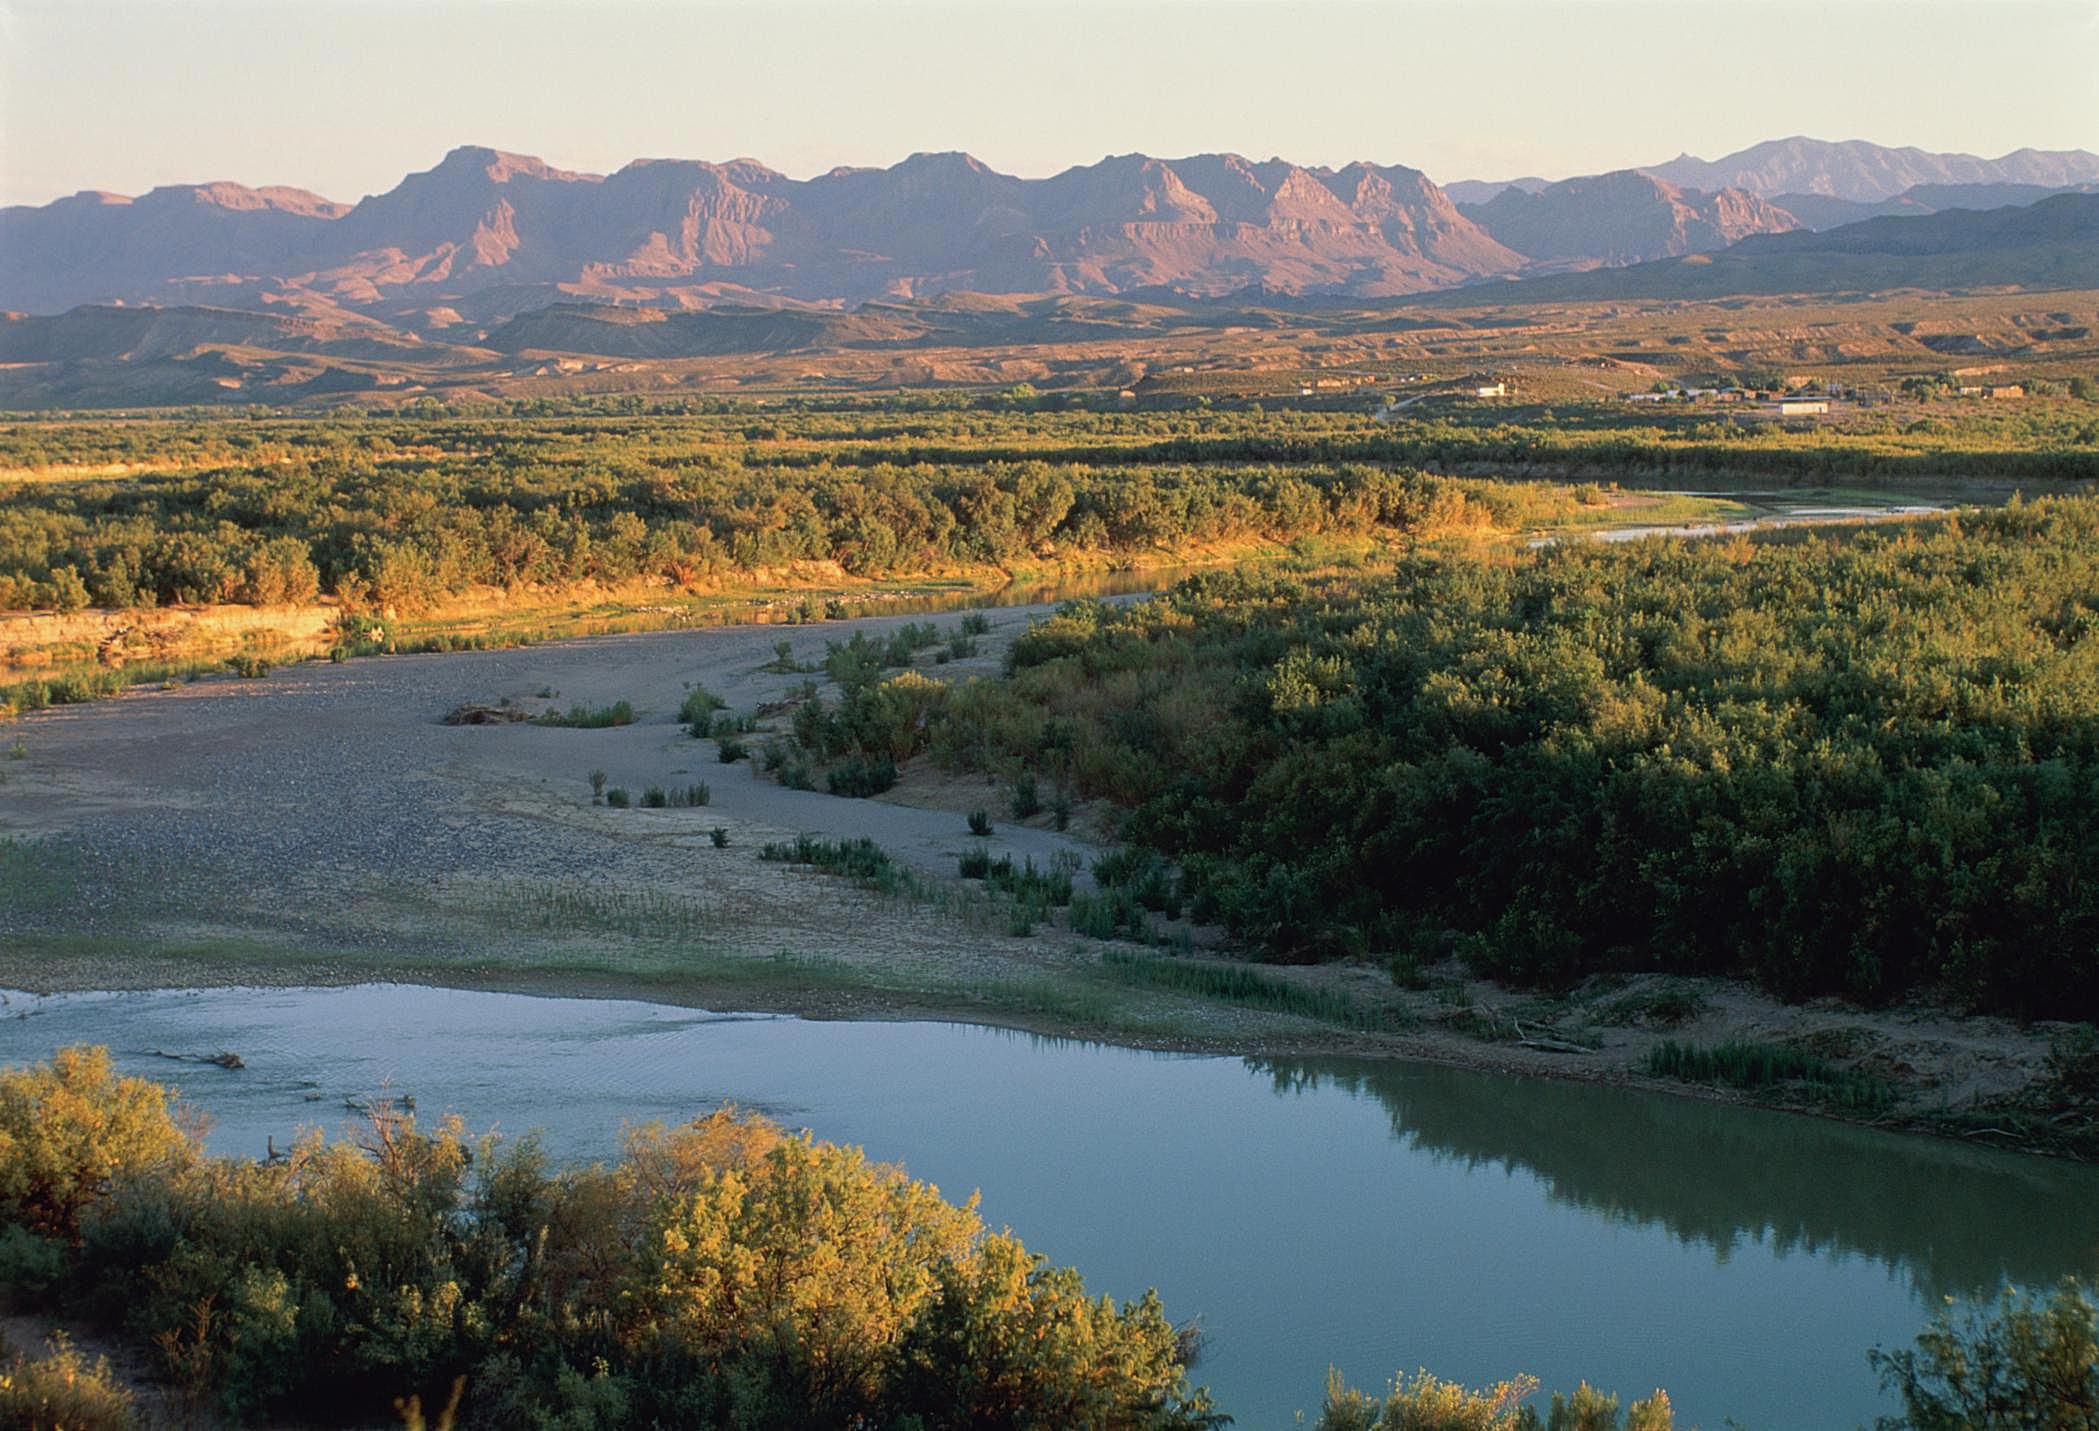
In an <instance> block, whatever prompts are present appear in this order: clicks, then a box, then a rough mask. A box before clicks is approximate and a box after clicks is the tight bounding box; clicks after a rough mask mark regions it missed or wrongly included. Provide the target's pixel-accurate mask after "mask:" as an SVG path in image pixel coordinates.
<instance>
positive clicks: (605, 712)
mask: <svg viewBox="0 0 2099 1431" xmlns="http://www.w3.org/2000/svg"><path fill="white" fill-rule="evenodd" d="M532 723H533V724H534V725H546V726H557V727H559V728H561V729H563V730H607V729H610V728H611V727H613V726H618V725H632V724H634V706H633V704H632V703H631V702H629V701H614V702H613V703H612V704H611V705H609V706H585V705H572V706H570V707H569V708H568V711H567V713H566V714H564V713H563V712H561V711H557V710H552V709H549V710H548V711H547V712H546V713H545V714H544V715H541V716H539V717H537V718H535V719H534V720H533V722H532Z"/></svg>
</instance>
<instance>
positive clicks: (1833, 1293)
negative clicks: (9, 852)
mask: <svg viewBox="0 0 2099 1431" xmlns="http://www.w3.org/2000/svg"><path fill="white" fill-rule="evenodd" d="M5 999H6V1004H5V1008H4V1010H0V1012H4V1013H5V1015H6V1017H5V1018H0V1063H5V1064H18V1063H21V1062H24V1061H28V1060H33V1059H37V1058H42V1057H46V1056H48V1055H49V1054H50V1053H51V1051H52V1050H53V1049H55V1048H57V1047H60V1046H62V1045H64V1044H68V1043H77V1042H94V1043H102V1044H107V1045H109V1046H110V1048H111V1050H112V1052H113V1053H114V1055H115V1057H116V1059H117V1062H118V1063H119V1064H120V1065H121V1066H122V1067H123V1068H124V1069H125V1070H126V1071H129V1072H135V1073H139V1074H142V1075H145V1076H148V1077H152V1078H155V1079H158V1080H160V1081H163V1082H170V1083H174V1084H177V1085H179V1086H180V1088H181V1090H182V1092H183V1094H184V1096H185V1098H186V1099H187V1100H188V1101H189V1102H190V1103H191V1104H192V1105H193V1106H195V1107H197V1108H199V1109H201V1110H203V1111H204V1112H206V1113H208V1114H209V1115H210V1117H211V1119H212V1120H213V1127H212V1131H211V1133H210V1145H211V1147H212V1148H213V1150H214V1151H217V1152H221V1153H228V1154H261V1153H263V1152H264V1151H265V1149H266V1147H267V1145H268V1142H269V1140H270V1139H272V1138H274V1139H275V1140H276V1142H277V1143H278V1145H279V1146H282V1145H283V1143H284V1142H285V1140H286V1139H287V1138H288V1137H289V1136H290V1135H291V1134H292V1132H293V1130H294V1129H295V1128H297V1127H299V1126H301V1125H308V1126H311V1125H319V1126H321V1127H323V1128H325V1129H327V1130H329V1131H331V1132H333V1131H337V1130H340V1129H341V1128H343V1127H344V1126H345V1125H346V1124H347V1123H348V1122H349V1121H350V1120H351V1119H352V1118H353V1116H354V1115H353V1114H352V1113H351V1112H350V1111H349V1109H348V1107H347V1104H348V1103H350V1102H361V1101H365V1100H369V1099H370V1098H372V1097H373V1096H374V1095H378V1094H392V1095H395V1096H399V1095H402V1094H407V1095H411V1096H413V1097H414V1098H415V1099H416V1101H417V1104H418V1107H419V1111H420V1113H421V1115H422V1116H423V1117H425V1118H428V1117H430V1116H432V1115H435V1114H437V1113H440V1112H443V1111H447V1110H453V1111H457V1112H459V1113H461V1114H463V1115H464V1116H465V1117H466V1119H467V1121H468V1123H469V1126H470V1127H472V1128H473V1129H475V1130H484V1129H488V1128H490V1127H494V1128H497V1129H500V1130H502V1131H505V1132H508V1133H522V1132H525V1131H527V1130H529V1129H538V1130H541V1132H542V1133H543V1135H544V1137H545V1140H546V1142H547V1143H548V1145H549V1147H550V1148H551V1150H553V1151H554V1152H556V1153H558V1154H560V1155H562V1156H565V1157H570V1158H577V1159H589V1158H594V1157H600V1156H605V1155H609V1154H610V1153H612V1152H613V1151H614V1149H615V1147H616V1145H617V1134H618V1129H619V1128H620V1126H621V1125H622V1124H623V1123H635V1122H642V1121H646V1120H650V1119H663V1120H677V1119H683V1118H688V1117H691V1116H693V1115H695V1114H698V1113H701V1112H704V1111H706V1110H709V1109H711V1108H713V1107H714V1106H716V1105H717V1104H719V1103H721V1102H723V1101H725V1100H733V1101H735V1102H737V1103H740V1104H742V1105H744V1106H746V1107H750V1108H755V1109H759V1110H762V1111H764V1112H766V1113H768V1114H770V1115H771V1116H773V1117H775V1118H777V1119H779V1120H780V1121H782V1122H784V1123H786V1124H788V1125H790V1126H792V1127H807V1128H809V1129H811V1130H813V1131H814V1132H815V1133H816V1135H817V1136H819V1137H822V1138H828V1139H833V1140H836V1141H840V1142H847V1143H857V1144H860V1145H862V1146H864V1147H865V1148H866V1149H867V1150H868V1152H869V1153H870V1154H871V1155H872V1156H874V1157H877V1158H881V1159H886V1160H892V1161H897V1162H901V1163H902V1164H903V1165H904V1166H905V1167H906V1168H907V1169H908V1170H909V1171H910V1172H911V1173H912V1174H913V1175H914V1176H916V1177H920V1178H924V1179H927V1180H930V1181H932V1182H934V1183H936V1184H938V1185H939V1186H940V1187H941V1189H942V1190H943V1191H944V1192H945V1193H946V1194H947V1195H948V1196H949V1197H951V1198H961V1197H963V1196H966V1195H967V1194H968V1193H969V1192H970V1191H972V1190H978V1189H980V1190H981V1191H982V1194H983V1213H984V1216H985V1219H986V1220H987V1221H988V1222H990V1223H991V1224H992V1225H994V1226H998V1225H1009V1226H1011V1227H1012V1228H1013V1229H1014V1230H1015V1231H1016V1232H1017V1233H1019V1234H1020V1235H1021V1237H1022V1238H1023V1239H1024V1240H1025V1241H1026V1242H1027V1243H1028V1245H1029V1246H1030V1247H1031V1248H1034V1249H1035V1250H1037V1251H1039V1252H1043V1253H1046V1254H1047V1255H1048V1256H1049V1257H1050V1258H1052V1259H1053V1260H1055V1261H1057V1262H1063V1263H1071V1264H1073V1265H1076V1266H1077V1267H1078V1268H1080V1270H1081V1271H1083V1272H1084V1273H1085V1275H1086V1277H1087V1280H1088V1283H1089V1285H1090V1286H1091V1287H1092V1288H1093V1289H1094V1290H1096V1291H1106V1292H1111V1293H1113V1294H1115V1295H1116V1296H1118V1297H1130V1296H1135V1295H1137V1294H1138V1293H1141V1292H1142V1291H1143V1290H1144V1289H1145V1288H1146V1287H1148V1286H1156V1287H1157V1288H1158V1289H1159V1290H1160V1293H1161V1295H1162V1296H1163V1297H1164V1299H1165V1302H1166V1308H1167V1312H1168V1314H1169V1315H1170V1316H1173V1317H1174V1318H1176V1319H1184V1318H1189V1317H1196V1316H1199V1317H1200V1318H1201V1319H1202V1322H1203V1325H1204V1327H1205V1328H1206V1331H1207V1337H1208V1339H1207V1346H1206V1352H1205V1356H1204V1359H1203V1361H1202V1363H1201V1365H1200V1366H1199V1367H1198V1369H1197V1378H1198V1379H1199V1380H1201V1381H1203V1382H1206V1383H1207V1384H1208V1385H1209V1386H1210V1387H1211V1388H1212V1390H1213V1391H1214V1392H1215V1393H1216V1395H1217V1398H1218V1401H1219V1403H1220V1405H1221V1407H1222V1408H1223V1409H1224V1410H1227V1411H1230V1412H1232V1413H1233V1414H1234V1415H1235V1416H1236V1417H1237V1418H1238V1425H1239V1426H1241V1427H1252V1428H1268V1427H1289V1426H1291V1425H1292V1424H1293V1421H1294V1413H1295V1412H1297V1411H1298V1410H1303V1411H1305V1412H1306V1413H1307V1418H1306V1419H1307V1420H1308V1421H1309V1420H1312V1419H1315V1418H1316V1415H1317V1402H1318V1398H1319V1395H1320V1388H1321V1384H1322V1381H1323V1378H1324V1376H1325V1373H1326V1369H1327V1366H1328V1364H1329V1363H1330V1362H1331V1363H1333V1364H1335V1365H1338V1366H1339V1367H1340V1368H1341V1369H1342V1371H1343V1372H1344V1373H1345V1374H1346V1375H1347V1376H1348V1377H1349V1378H1350V1379H1351V1380H1353V1381H1355V1382H1357V1383H1358V1384H1364V1385H1375V1384H1382V1383H1383V1382H1384V1381H1385V1380H1386V1379H1388V1378H1389V1377H1390V1376H1391V1375H1392V1373H1393V1372H1395V1371H1398V1370H1402V1369H1404V1370H1408V1371H1411V1370H1412V1369H1414V1368H1415V1367H1417V1366H1426V1367H1429V1368H1431V1369H1433V1370H1435V1371H1436V1372H1437V1373H1438V1374H1439V1375H1442V1376H1446V1377H1453V1378H1459V1379H1462V1380H1465V1381H1468V1382H1471V1383H1475V1384H1478V1383H1482V1382H1488V1381H1493V1380H1498V1379H1500V1378H1502V1377H1504V1376H1508V1375H1510V1374H1512V1373H1515V1372H1519V1371H1528V1372H1531V1373H1534V1374H1536V1375H1538V1376H1540V1377H1541V1378H1543V1380H1544V1382H1545V1384H1546V1386H1548V1387H1553V1386H1564V1387H1571V1386H1572V1385H1573V1384H1574V1383H1575V1382H1576V1381H1577V1380H1578V1379H1580V1378H1583V1377H1586V1378H1588V1379H1589V1380H1591V1381H1593V1382H1595V1383H1596V1384H1598V1385H1600V1386H1603V1387H1606V1388H1611V1389H1616V1390H1618V1391H1620V1392H1621V1393H1625V1394H1627V1395H1628V1397H1630V1396H1633V1395H1640V1394H1644V1393H1645V1392H1647V1391H1648V1390H1650V1389H1651V1388H1653V1387H1655V1386H1657V1385H1666V1386H1667V1387H1668V1388H1669V1390H1670V1392H1671V1395H1672V1397H1673V1398H1674V1400H1675V1403H1676V1406H1677V1410H1678V1415H1679V1424H1681V1425H1690V1424H1693V1423H1696V1424H1700V1425H1703V1426H1706V1427H1708V1428H1714V1427H1718V1426H1720V1425H1722V1424H1723V1422H1724V1421H1725V1420H1726V1419H1727V1418H1730V1417H1731V1418H1733V1419H1734V1420H1735V1421H1736V1422H1738V1423H1740V1424H1742V1425H1744V1426H1750V1427H1767V1428H1814V1427H1825V1426H1827V1427H1840V1426H1853V1425H1858V1424H1861V1423H1870V1421H1871V1420H1872V1418H1873V1417H1874V1416H1875V1415H1876V1414H1879V1413H1881V1412H1884V1411H1886V1410H1888V1409H1890V1408H1889V1407H1888V1406H1887V1405H1886V1403H1885V1402H1884V1401H1883V1399H1882V1397H1881V1395H1880V1393H1879V1391H1878V1389H1877V1387H1876V1386H1875V1382H1874V1378H1873V1375H1872V1373H1871V1370H1870V1369H1869V1367H1868V1366H1867V1364H1866V1359H1865V1352H1866V1349H1867V1348H1868V1347H1870V1346H1872V1345H1874V1344H1876V1343H1878V1344H1882V1345H1887V1346H1897V1345H1904V1344H1907V1343H1908V1342H1909V1340H1910V1338H1911V1337H1912V1336H1913V1335H1914V1334H1915V1333H1916V1331H1917V1330H1918V1328H1919V1327H1920V1326H1921V1325H1922V1324H1923V1322H1924V1320H1925V1318H1926V1317H1927V1316H1929V1314H1930V1312H1931V1310H1932V1309H1933V1308H1934V1307H1936V1306H1937V1305H1938V1304H1939V1300H1940V1299H1941V1298H1942V1297H1944V1296H1948V1295H1972V1294H1988V1293H1989V1292H1991V1291H1992V1290H1994V1289H1995V1288H1996V1287H1997V1286H1999V1285H2000V1284H2001V1283H2002V1282H2003V1281H2004V1280H2005V1279H2011V1280H2014V1281H2017V1282H2020V1283H2023V1284H2027V1285H2043V1284H2046V1283H2049V1282H2051V1281H2053V1280H2054V1279H2056V1278H2057V1277H2059V1276H2061V1275H2063V1274H2066V1273H2071V1272H2082V1273H2089V1272H2090V1271H2092V1270H2093V1268H2094V1266H2095V1264H2099V1170H2094V1169H2089V1168H2083V1167H2076V1166H2071V1165H2066V1164H2058V1163H2051V1162H2046V1161H2042V1160H2038V1159H2027V1158H2018V1157H2013V1156H2009V1155H2002V1154H1991V1153H1986V1152H1983V1151H1979V1150H1973V1149H1968V1148H1964V1147H1956V1146H1952V1145H1949V1144H1943V1143H1937V1142H1932V1141H1927V1140H1921V1139H1913V1138H1900V1137H1896V1136H1894V1135H1888V1134H1880V1133H1875V1132H1873V1131H1870V1130H1866V1129H1859V1128H1852V1127H1845V1126H1842V1125H1838V1124H1833V1123H1824V1122H1819V1121H1816V1120H1812V1119H1807V1118H1800V1117H1793V1116H1787V1115H1782V1114H1775V1113H1765V1112H1762V1111H1759V1110H1748V1109H1740V1108H1724V1107H1716V1106H1712V1105H1707V1104H1700V1103H1695V1102H1691V1101H1688V1100H1683V1099H1673V1098H1666V1097H1658V1096H1654V1095H1646V1094H1639V1093H1632V1092H1628V1091H1625V1090H1619V1089H1610V1088H1602V1087H1590V1086H1585V1085H1576V1084H1565V1083H1553V1082H1545V1081H1538V1080H1519V1079H1512V1078H1506V1077H1500V1076H1495V1075H1489V1074H1480V1073H1470V1072H1464V1071H1459V1070H1453V1069H1443V1068H1436V1067H1430V1066H1424V1065H1417V1064H1408V1063H1401V1062H1392V1061H1371V1060H1338V1059H1318V1060H1285V1061H1271V1060H1258V1061H1257V1060H1249V1059H1237V1058H1219V1057H1194V1056H1180V1055H1166V1054H1156V1053H1147V1052H1141V1051H1134V1050H1129V1049H1121V1048H1113V1047H1108V1046H1103V1045H1098V1044H1088V1043H1076V1042H1070V1041H1061V1040H1051V1039H1043V1038H1037V1037H1032V1036H1028V1035H1023V1034H1016V1033H1011V1032H1006V1031H1001V1030H995V1029H986V1028H980V1027H974V1026H969V1025H960V1024H935V1023H891V1022H835V1023H828V1022H812V1021H807V1020H801V1019H794V1018H780V1017H771V1016H741V1015H721V1014H712V1013H707V1012H703V1011H698V1010H693V1009H684V1008H672V1007H666V1006H661V1005H652V1004H644V1003H634V1002H626V1001H618V1000H585V999H554V998H537V997H525V996H519V995H508V994H491V993H475V992H462V991H456V990H444V989H428V988H420V987H408V986H401V985H367V986H362V987H357V988H340V989H290V990H253V989H245V990H223V989H220V990H186V991H175V992H154V993H125V994H75V995H58V996H51V997H46V998H36V997H32V996H27V995H22V994H11V995H7V996H5ZM222 1049H225V1050H231V1051H234V1052H237V1053H239V1054H240V1055H241V1056H242V1058H243V1059H244V1060H245V1061H246V1064H247V1067H246V1068H245V1069H242V1070H239V1071H228V1070H224V1069H220V1068H217V1067H214V1066H210V1065H205V1064H199V1063H190V1062H181V1061H175V1060H173V1059H170V1058H168V1057H165V1056H164V1055H184V1056H191V1057H194V1056H201V1055H209V1054H213V1053H216V1052H218V1051H220V1050H222Z"/></svg>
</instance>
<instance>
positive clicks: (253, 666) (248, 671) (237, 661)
mask: <svg viewBox="0 0 2099 1431" xmlns="http://www.w3.org/2000/svg"><path fill="white" fill-rule="evenodd" d="M226 669H227V670H229V671H231V672H233V674H234V675H236V676H239V677H240V678H241V679H242V680H247V681H256V680H260V679H262V678H263V677H264V676H267V675H268V674H269V673H270V663H269V661H268V660H266V659H265V658H263V657H261V656H256V655H251V654H250V653H248V652H245V651H244V652H242V653H241V654H240V655H238V656H229V657H228V658H227V660H226Z"/></svg>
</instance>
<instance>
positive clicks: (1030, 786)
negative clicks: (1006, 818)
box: [1006, 772, 1042, 820]
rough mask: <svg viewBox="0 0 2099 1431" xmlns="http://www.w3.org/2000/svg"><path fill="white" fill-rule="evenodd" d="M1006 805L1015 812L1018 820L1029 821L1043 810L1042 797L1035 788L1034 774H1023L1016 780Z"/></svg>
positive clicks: (1014, 816) (1014, 815) (1014, 814)
mask: <svg viewBox="0 0 2099 1431" xmlns="http://www.w3.org/2000/svg"><path fill="white" fill-rule="evenodd" d="M1006 803H1007V805H1008V807H1009V808H1010V809H1011V810H1012V811H1013V818H1014V819H1016V820H1025V819H1028V818H1029V817H1030V816H1033V815H1035V814H1036V813H1038V812H1039V811H1040V810H1041V809H1042V796H1041V793H1040V792H1039V791H1037V790H1036V788H1035V777H1034V775H1033V774H1031V773H1028V772H1022V774H1021V775H1020V776H1019V777H1018V778H1016V779H1015V780H1014V782H1013V786H1012V789H1011V790H1010V791H1009V792H1008V795H1007V801H1006Z"/></svg>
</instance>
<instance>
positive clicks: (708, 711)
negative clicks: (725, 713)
mask: <svg viewBox="0 0 2099 1431" xmlns="http://www.w3.org/2000/svg"><path fill="white" fill-rule="evenodd" d="M728 704H729V703H728V702H727V701H725V700H723V699H722V698H721V697H720V696H718V695H716V694H715V693H714V692H712V691H710V690H708V689H707V688H706V687H705V686H694V687H693V688H692V689H691V690H690V691H688V692H686V695H685V701H684V703H683V704H682V705H680V706H679V707H678V721H679V723H680V724H682V725H685V726H688V727H690V728H691V731H692V733H693V734H694V735H695V736H699V735H704V734H706V733H707V731H708V729H709V728H710V727H711V725H712V723H713V718H714V713H715V712H716V711H718V710H726V709H727V708H728Z"/></svg>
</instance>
